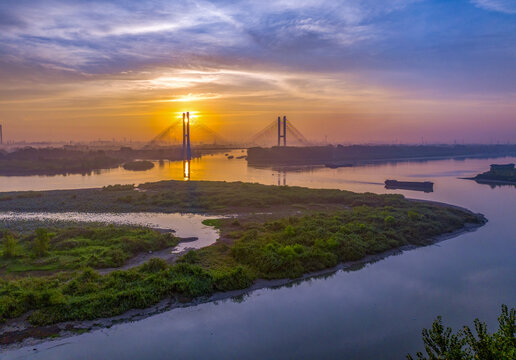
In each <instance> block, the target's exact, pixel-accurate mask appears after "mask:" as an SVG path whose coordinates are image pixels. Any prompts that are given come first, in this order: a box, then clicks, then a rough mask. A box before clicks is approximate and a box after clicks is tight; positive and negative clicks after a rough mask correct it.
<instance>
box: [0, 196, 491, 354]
mask: <svg viewBox="0 0 516 360" xmlns="http://www.w3.org/2000/svg"><path fill="white" fill-rule="evenodd" d="M418 201H420V200H418ZM430 202H432V201H430ZM432 203H435V202H432ZM437 204H440V205H442V206H452V207H455V206H453V205H448V204H444V203H437ZM457 208H460V207H458V206H457ZM461 209H462V208H461ZM468 211H469V210H468ZM479 216H482V218H483V220H484V221H483V222H482V223H480V224H466V225H465V226H464V227H463V228H462V229H459V230H457V231H454V232H451V233H447V234H443V235H440V236H437V237H435V238H431V239H428V241H427V243H426V244H423V245H420V246H418V245H406V246H403V247H400V248H397V249H392V250H388V251H385V252H383V253H380V254H375V255H368V256H366V257H364V258H363V259H361V260H358V261H352V262H345V263H340V264H338V265H337V266H335V267H333V268H328V269H325V270H321V271H317V272H313V273H308V274H305V275H303V276H301V277H299V278H295V279H276V280H263V279H258V280H256V281H255V282H254V284H253V285H251V286H250V287H248V288H246V289H242V290H234V291H228V292H218V293H214V294H213V295H211V296H208V297H201V298H196V299H193V300H191V301H185V302H181V301H180V299H165V300H163V301H161V302H159V303H158V304H156V305H154V306H152V307H150V308H147V309H133V310H130V311H128V312H126V313H124V314H122V315H119V316H115V317H111V318H104V319H97V320H91V321H71V322H65V323H60V324H55V325H51V326H43V327H32V326H30V324H29V323H28V322H27V321H26V319H27V316H28V314H25V315H24V316H23V317H21V318H18V319H12V320H10V321H8V322H6V323H5V324H4V325H3V326H2V328H1V337H0V353H1V352H2V351H4V350H13V349H18V348H22V347H26V346H35V345H37V344H40V343H43V342H45V341H49V340H50V339H63V338H67V337H71V336H74V335H77V334H81V333H84V332H90V331H95V330H99V329H103V328H110V327H112V326H114V325H116V324H120V323H127V322H132V321H138V320H141V319H144V318H147V317H150V316H152V315H155V314H158V313H162V312H165V311H169V310H172V309H175V308H182V307H190V306H196V305H199V304H203V303H208V302H213V301H219V300H225V299H229V298H235V297H240V296H243V295H245V294H248V293H250V292H253V291H255V290H259V289H263V288H276V287H281V286H285V285H290V284H295V283H299V282H302V281H305V280H307V279H311V278H317V277H324V276H331V275H332V274H334V273H335V272H337V271H339V270H345V271H355V270H359V269H361V268H363V267H364V266H366V265H367V264H371V263H375V262H377V261H380V260H382V259H385V258H387V257H389V256H392V255H399V254H402V253H403V252H404V251H409V250H412V249H416V248H419V247H424V246H430V245H434V244H437V243H439V242H442V241H445V240H448V239H451V238H454V237H457V236H460V235H462V234H465V233H468V232H472V231H475V230H477V229H478V228H480V227H482V226H483V225H485V223H486V222H487V219H486V218H485V217H484V216H483V215H479Z"/></svg>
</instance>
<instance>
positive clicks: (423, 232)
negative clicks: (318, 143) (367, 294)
mask: <svg viewBox="0 0 516 360" xmlns="http://www.w3.org/2000/svg"><path fill="white" fill-rule="evenodd" d="M408 205H409V206H399V207H397V208H393V207H391V206H386V207H381V208H375V207H369V206H358V207H355V208H353V209H350V210H341V211H333V212H321V213H315V214H311V215H306V216H299V217H286V218H283V219H276V220H274V221H269V222H266V223H247V224H245V225H242V226H241V227H240V228H239V230H237V231H233V232H232V233H231V236H232V237H233V238H234V239H235V240H234V243H233V244H231V245H230V246H229V251H228V252H229V256H230V257H231V258H232V260H233V262H234V263H235V264H240V265H242V266H245V267H247V268H249V269H250V270H251V271H252V272H253V273H254V274H256V276H258V277H261V278H267V279H272V278H284V277H291V278H295V277H299V276H301V275H302V274H304V273H307V272H313V271H318V270H323V269H326V268H330V267H333V266H335V265H337V264H338V263H339V262H346V261H356V260H360V259H362V258H363V257H365V256H366V255H373V254H378V253H382V252H385V251H387V250H390V249H395V248H399V247H401V246H404V245H424V244H425V243H426V242H428V240H429V239H430V238H432V237H435V236H438V235H441V234H443V233H449V232H452V231H456V230H458V229H460V228H462V227H463V226H464V224H465V223H467V222H479V221H480V219H479V218H477V217H476V216H474V215H472V214H468V213H465V212H462V211H460V210H457V209H452V208H437V209H436V208H435V207H432V206H431V205H427V204H419V203H411V204H408ZM220 221H222V226H221V227H222V229H224V228H225V226H228V225H227V224H228V223H229V224H231V222H230V220H220ZM231 226H233V225H232V224H231ZM214 246H215V247H217V246H220V247H222V246H224V245H222V244H216V245H214ZM198 253H199V255H200V256H201V260H200V261H201V263H204V264H208V265H209V264H210V263H215V262H219V261H218V260H216V259H215V257H216V256H219V255H220V254H221V253H216V252H213V251H209V250H206V249H201V250H200V251H199V252H198ZM223 256H226V257H227V252H226V253H225V254H224V255H223ZM226 261H227V260H226Z"/></svg>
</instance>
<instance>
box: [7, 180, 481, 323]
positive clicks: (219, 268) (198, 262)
mask: <svg viewBox="0 0 516 360" xmlns="http://www.w3.org/2000/svg"><path fill="white" fill-rule="evenodd" d="M139 188H140V189H142V190H144V191H145V192H136V191H134V190H132V187H131V188H129V187H123V186H116V187H113V188H110V189H109V190H107V189H105V190H102V189H98V190H96V189H93V190H92V189H89V190H75V191H53V192H42V196H41V197H37V198H32V199H25V198H16V199H14V200H7V201H2V202H0V210H1V207H2V206H9V207H10V209H11V210H16V209H23V210H25V211H28V210H45V209H47V208H48V207H50V208H52V206H55V204H56V203H58V204H59V207H60V211H66V210H68V209H69V208H70V209H73V210H74V211H78V210H79V211H81V210H82V211H100V210H108V211H142V210H147V211H203V212H212V213H238V214H240V216H239V217H238V218H237V219H235V218H223V219H218V220H206V221H205V222H204V224H205V225H210V226H215V227H217V228H218V229H220V231H221V238H222V240H221V241H219V242H217V243H216V244H214V245H212V246H209V247H207V248H204V249H200V250H196V251H190V252H188V253H187V254H186V255H184V256H183V257H182V258H180V259H179V260H178V262H177V263H176V264H173V265H168V264H167V263H165V262H164V261H161V260H159V259H152V260H150V261H149V262H147V263H146V264H144V265H142V266H139V267H137V268H133V269H130V270H125V271H114V272H111V273H109V274H107V275H103V276H101V275H99V274H98V273H97V272H96V271H95V270H93V269H84V267H85V266H89V267H96V268H102V267H113V266H120V264H122V263H123V262H124V261H125V260H126V259H128V258H129V257H130V256H133V255H134V254H136V253H138V252H141V251H148V250H156V249H159V248H163V247H167V246H171V245H172V244H175V243H176V241H177V239H175V238H173V237H171V236H169V237H166V236H165V235H161V234H159V233H156V232H154V231H151V230H148V229H141V228H140V229H131V228H116V227H99V228H85V229H81V228H71V229H65V230H59V229H56V230H52V231H54V232H55V233H56V235H55V236H53V237H52V240H51V241H50V248H49V250H48V252H47V254H46V256H45V257H43V258H34V257H32V256H30V255H28V254H30V252H31V249H30V244H31V241H32V238H31V236H34V235H30V234H29V235H27V236H24V237H20V241H19V246H20V247H21V249H22V250H23V251H19V252H17V253H18V254H20V253H22V254H24V255H22V256H20V257H18V258H9V259H2V260H0V261H1V262H0V267H1V269H2V271H3V272H22V273H30V272H34V271H35V270H38V271H48V270H53V271H55V273H54V274H53V275H47V276H30V277H29V276H26V277H21V278H18V279H11V280H7V279H5V278H4V279H2V280H0V322H1V321H5V320H7V319H11V318H15V317H17V316H20V315H23V314H26V313H28V312H30V316H29V321H30V322H31V323H32V324H34V325H45V324H52V323H57V322H62V321H68V320H86V319H88V320H91V319H96V318H102V317H109V316H115V315H119V314H122V313H124V312H125V311H127V310H130V309H135V308H146V307H149V306H151V305H154V304H156V303H158V302H159V301H161V300H163V299H165V298H175V299H177V300H178V301H188V300H191V299H194V298H196V297H200V296H207V295H211V294H213V293H214V292H217V291H229V290H237V289H245V288H247V287H249V286H250V285H251V284H252V283H253V282H254V281H255V280H257V279H259V278H265V279H278V278H296V277H299V276H301V275H303V274H306V273H309V272H313V271H317V270H323V269H329V268H332V267H334V266H335V265H337V264H338V263H339V262H343V261H354V260H360V259H363V258H364V257H365V256H367V255H372V254H379V253H382V252H384V251H387V250H390V249H396V248H399V247H401V246H404V245H413V246H420V245H425V244H427V243H428V242H429V240H430V238H432V237H435V236H439V235H443V234H447V233H449V232H452V231H456V230H459V229H461V228H463V226H464V225H465V224H466V223H477V224H480V223H482V222H483V221H484V219H483V218H482V217H480V216H478V215H475V214H472V213H470V212H468V211H464V210H461V209H458V208H452V207H446V206H442V205H437V204H433V203H425V202H416V201H409V200H406V199H405V198H404V197H403V196H401V195H375V194H370V193H366V194H355V193H351V192H348V191H340V190H315V189H306V188H300V187H274V186H264V185H258V184H245V183H224V182H177V181H168V182H159V183H153V184H144V185H141V186H139ZM106 190H107V191H106ZM113 190H114V191H113ZM16 195H17V193H12V194H8V195H7V196H12V197H16ZM5 204H7V205H5ZM262 209H269V210H268V211H267V213H268V212H271V213H272V214H270V215H267V214H266V212H263V211H262ZM300 211H301V212H300ZM255 212H256V213H255ZM299 212H300V213H299ZM37 275H40V274H37Z"/></svg>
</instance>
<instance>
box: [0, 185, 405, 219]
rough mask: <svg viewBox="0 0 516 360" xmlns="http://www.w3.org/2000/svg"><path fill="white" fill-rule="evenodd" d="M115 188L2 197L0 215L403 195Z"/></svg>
mask: <svg viewBox="0 0 516 360" xmlns="http://www.w3.org/2000/svg"><path fill="white" fill-rule="evenodd" d="M139 189H140V190H141V191H136V190H134V187H133V186H132V185H128V186H126V185H113V186H109V187H105V188H104V189H83V190H60V191H47V192H41V193H40V194H41V196H39V197H37V198H25V197H24V196H25V195H24V194H25V193H24V192H11V193H3V194H2V193H0V197H2V198H5V200H4V201H0V211H2V210H3V211H89V212H108V211H109V212H134V211H159V212H197V213H214V214H230V213H240V212H242V211H247V210H252V211H255V210H260V211H264V210H270V209H273V210H277V209H278V208H289V209H299V210H302V209H313V208H314V207H319V208H321V207H328V206H333V207H335V206H348V207H355V206H360V205H367V206H375V207H376V206H386V205H389V206H398V205H400V204H403V203H404V202H406V200H405V199H404V197H403V196H402V195H397V194H387V195H376V194H372V193H365V194H357V193H352V192H349V191H342V190H330V189H308V188H302V187H296V186H281V187H278V186H267V185H261V184H250V183H243V182H233V183H227V182H219V181H188V182H185V181H161V182H156V183H146V184H142V185H140V186H139Z"/></svg>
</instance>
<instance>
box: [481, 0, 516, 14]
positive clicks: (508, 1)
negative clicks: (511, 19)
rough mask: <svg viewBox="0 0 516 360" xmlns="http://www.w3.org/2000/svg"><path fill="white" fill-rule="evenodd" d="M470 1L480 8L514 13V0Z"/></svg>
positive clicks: (515, 10) (515, 6)
mask: <svg viewBox="0 0 516 360" xmlns="http://www.w3.org/2000/svg"><path fill="white" fill-rule="evenodd" d="M471 2H472V3H473V4H475V5H476V6H478V7H479V8H482V9H486V10H491V11H498V12H502V13H506V14H516V1H514V0H471Z"/></svg>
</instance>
